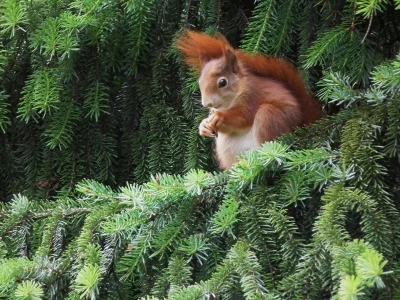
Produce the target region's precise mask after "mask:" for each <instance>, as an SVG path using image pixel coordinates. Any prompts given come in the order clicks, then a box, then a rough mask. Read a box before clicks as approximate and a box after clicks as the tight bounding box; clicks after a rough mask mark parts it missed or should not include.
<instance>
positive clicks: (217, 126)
mask: <svg viewBox="0 0 400 300" xmlns="http://www.w3.org/2000/svg"><path fill="white" fill-rule="evenodd" d="M207 120H208V126H209V128H210V129H211V130H212V131H213V132H216V133H218V132H219V131H220V130H221V126H222V123H223V121H224V117H223V116H222V114H221V113H220V112H218V111H213V112H211V115H210V116H209V117H208V119H207Z"/></svg>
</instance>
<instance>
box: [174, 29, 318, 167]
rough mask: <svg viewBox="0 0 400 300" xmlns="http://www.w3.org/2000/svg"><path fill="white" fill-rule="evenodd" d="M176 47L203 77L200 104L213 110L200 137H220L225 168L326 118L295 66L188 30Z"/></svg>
mask: <svg viewBox="0 0 400 300" xmlns="http://www.w3.org/2000/svg"><path fill="white" fill-rule="evenodd" d="M176 46H177V49H178V50H179V51H180V52H182V53H183V55H184V56H185V60H186V63H187V64H188V65H189V66H190V67H192V68H194V69H195V70H196V71H197V72H198V73H199V75H200V79H199V86H200V92H201V102H202V105H203V106H204V107H208V108H210V109H211V114H210V117H209V118H206V119H204V120H203V121H202V122H201V124H200V127H199V133H200V135H201V136H204V137H216V136H218V138H217V139H216V153H217V158H218V161H219V164H220V167H221V169H223V170H226V169H229V168H231V167H232V165H233V164H234V163H235V161H236V158H237V156H238V155H240V154H241V153H243V152H245V151H248V150H250V149H253V148H256V147H260V146H261V144H263V143H265V142H268V141H272V140H274V139H275V138H277V137H279V136H280V135H282V134H285V133H289V132H292V131H294V129H295V128H296V127H299V126H304V125H308V124H311V123H313V122H315V121H316V120H317V119H319V118H320V117H321V116H322V110H321V105H320V104H319V103H318V102H317V100H316V99H315V98H314V97H313V95H312V94H311V93H310V92H309V91H308V89H307V87H306V86H305V83H304V81H303V79H302V77H301V75H300V73H299V72H298V70H297V69H296V68H295V67H294V66H292V65H291V64H290V63H288V62H286V61H283V60H281V59H278V58H267V57H265V56H263V55H260V54H258V55H250V54H247V53H245V52H243V51H240V50H235V49H233V48H232V46H231V45H230V43H229V42H228V41H227V39H226V38H225V37H224V36H223V35H221V34H218V35H217V36H216V38H214V37H211V36H208V35H206V34H203V33H199V32H195V31H190V30H187V31H186V32H185V33H184V34H183V35H182V36H181V37H180V38H179V39H178V40H177V44H176Z"/></svg>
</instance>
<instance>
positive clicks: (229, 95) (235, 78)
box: [176, 30, 243, 110]
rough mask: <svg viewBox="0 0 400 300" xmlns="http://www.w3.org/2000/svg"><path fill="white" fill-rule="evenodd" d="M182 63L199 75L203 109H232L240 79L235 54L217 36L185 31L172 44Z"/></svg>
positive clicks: (225, 42)
mask: <svg viewBox="0 0 400 300" xmlns="http://www.w3.org/2000/svg"><path fill="white" fill-rule="evenodd" d="M176 46H177V49H178V50H179V51H180V52H181V53H182V54H184V56H185V61H186V63H187V64H188V65H189V66H191V67H193V68H194V69H195V70H196V71H197V72H198V73H199V74H200V80H199V85H200V91H201V101H202V104H203V106H205V107H209V108H214V109H216V110H226V109H229V108H230V107H231V106H233V105H234V102H235V99H236V98H237V96H238V94H239V91H240V88H239V84H240V82H243V81H240V77H241V76H242V75H241V74H242V73H241V70H240V65H239V61H238V59H237V57H236V54H235V50H234V49H233V48H232V46H231V45H230V44H229V42H228V40H227V39H226V38H225V37H224V36H223V35H221V34H217V35H216V37H211V36H209V35H206V34H204V33H199V32H195V31H191V30H186V31H185V32H184V34H183V35H182V36H181V37H180V38H179V39H178V40H177V42H176Z"/></svg>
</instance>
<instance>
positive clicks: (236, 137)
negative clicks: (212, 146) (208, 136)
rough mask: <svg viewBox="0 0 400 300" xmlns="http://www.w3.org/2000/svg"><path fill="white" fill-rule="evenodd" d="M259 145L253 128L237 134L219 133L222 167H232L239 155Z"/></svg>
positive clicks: (218, 145)
mask: <svg viewBox="0 0 400 300" xmlns="http://www.w3.org/2000/svg"><path fill="white" fill-rule="evenodd" d="M259 146H260V145H259V144H258V142H257V138H256V136H255V134H254V132H253V130H249V131H248V132H246V133H235V134H223V133H218V138H217V141H216V147H217V154H218V158H219V161H220V163H221V167H222V168H223V169H228V168H230V167H231V166H232V164H233V163H234V162H235V160H236V158H237V156H239V155H240V154H242V153H243V152H246V151H248V150H251V149H254V148H257V147H259Z"/></svg>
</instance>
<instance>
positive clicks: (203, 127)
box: [199, 118, 217, 138]
mask: <svg viewBox="0 0 400 300" xmlns="http://www.w3.org/2000/svg"><path fill="white" fill-rule="evenodd" d="M199 133H200V135H201V136H205V137H211V138H216V137H217V134H216V132H213V130H212V129H211V127H210V125H209V124H208V118H207V119H204V120H203V121H201V123H200V126H199Z"/></svg>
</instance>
